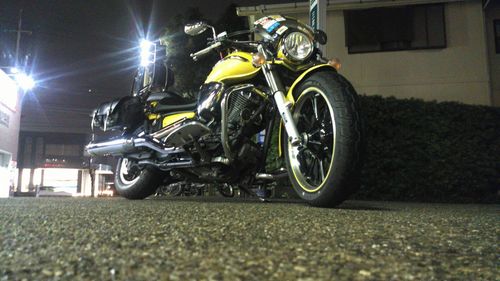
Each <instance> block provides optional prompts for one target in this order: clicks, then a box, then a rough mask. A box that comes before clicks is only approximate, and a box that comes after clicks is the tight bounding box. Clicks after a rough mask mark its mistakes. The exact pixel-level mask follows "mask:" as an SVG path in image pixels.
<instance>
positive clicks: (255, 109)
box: [227, 91, 267, 137]
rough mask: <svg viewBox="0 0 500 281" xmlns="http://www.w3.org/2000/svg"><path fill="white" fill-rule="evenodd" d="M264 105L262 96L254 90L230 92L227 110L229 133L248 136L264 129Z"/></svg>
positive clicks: (234, 135) (235, 135) (236, 135)
mask: <svg viewBox="0 0 500 281" xmlns="http://www.w3.org/2000/svg"><path fill="white" fill-rule="evenodd" d="M266 105H267V103H266V101H265V100H264V98H263V97H262V96H260V95H259V94H257V93H255V92H254V91H238V92H233V93H231V95H230V96H229V99H228V112H227V124H228V131H229V135H230V136H233V137H243V136H245V137H250V136H252V135H254V134H256V133H257V132H259V131H261V130H262V129H264V128H263V126H264V122H263V121H264V113H265V108H266Z"/></svg>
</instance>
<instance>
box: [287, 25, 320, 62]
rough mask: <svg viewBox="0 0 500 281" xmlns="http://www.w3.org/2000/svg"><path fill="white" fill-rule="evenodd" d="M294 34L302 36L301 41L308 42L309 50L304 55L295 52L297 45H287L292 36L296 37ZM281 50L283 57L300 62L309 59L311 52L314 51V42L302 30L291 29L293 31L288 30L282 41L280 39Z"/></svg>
mask: <svg viewBox="0 0 500 281" xmlns="http://www.w3.org/2000/svg"><path fill="white" fill-rule="evenodd" d="M296 36H300V37H302V39H303V40H304V41H303V42H306V43H307V44H308V48H309V51H308V52H307V54H306V55H303V56H299V55H297V53H298V52H297V50H296V49H297V47H298V46H295V48H292V49H290V48H289V47H288V45H289V41H290V40H293V39H294V38H293V37H296ZM281 50H282V52H283V54H284V55H285V57H286V58H287V59H288V60H290V61H293V62H298V63H300V62H303V61H305V60H307V59H309V58H310V57H311V55H312V54H313V52H314V42H313V40H312V39H311V38H310V37H309V36H307V34H305V33H304V32H300V31H293V32H290V33H289V34H287V35H286V36H285V37H284V38H283V41H282V44H281Z"/></svg>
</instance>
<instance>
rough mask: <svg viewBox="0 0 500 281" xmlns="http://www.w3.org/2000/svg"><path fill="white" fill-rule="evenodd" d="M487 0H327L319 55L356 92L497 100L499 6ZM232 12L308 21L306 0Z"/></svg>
mask: <svg viewBox="0 0 500 281" xmlns="http://www.w3.org/2000/svg"><path fill="white" fill-rule="evenodd" d="M488 2H489V1H480V0H469V1H467V0H399V1H389V0H371V1H359V0H356V1H353V0H330V1H328V3H327V19H326V33H327V35H328V43H327V46H326V54H325V55H326V57H329V58H335V57H336V58H339V59H340V60H341V62H342V69H341V73H342V74H343V75H345V76H346V77H347V78H348V79H349V80H351V81H352V83H353V85H354V87H355V88H356V89H357V91H358V93H360V94H366V95H381V96H394V97H397V98H421V99H424V100H429V101H430V100H436V101H439V102H441V101H456V102H461V103H466V104H475V105H493V106H500V76H499V75H500V52H499V51H500V46H499V44H500V39H499V38H500V35H499V33H500V20H499V19H500V12H499V8H498V5H499V4H497V3H496V2H497V1H491V2H490V3H488ZM492 2H495V3H492ZM237 12H238V14H239V15H240V16H247V17H248V20H249V23H250V25H253V22H254V21H255V20H256V19H258V18H259V17H261V16H262V15H269V14H283V15H287V16H291V17H294V18H297V19H298V20H300V21H302V22H305V23H308V22H309V3H308V2H297V3H290V4H276V5H260V6H251V7H240V8H238V10H237ZM495 24H496V25H495ZM495 26H496V29H495ZM495 32H496V33H495Z"/></svg>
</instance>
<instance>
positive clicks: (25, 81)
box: [15, 73, 35, 91]
mask: <svg viewBox="0 0 500 281" xmlns="http://www.w3.org/2000/svg"><path fill="white" fill-rule="evenodd" d="M15 79H16V82H17V84H18V85H19V87H21V89H23V90H25V91H29V90H31V89H33V87H35V80H33V78H32V77H31V76H28V75H26V74H24V73H19V74H17V75H16V76H15Z"/></svg>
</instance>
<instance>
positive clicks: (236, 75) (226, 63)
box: [205, 52, 260, 84]
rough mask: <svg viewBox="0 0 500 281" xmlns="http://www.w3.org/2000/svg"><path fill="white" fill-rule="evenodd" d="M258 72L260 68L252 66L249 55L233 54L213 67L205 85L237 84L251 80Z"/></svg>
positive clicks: (244, 53)
mask: <svg viewBox="0 0 500 281" xmlns="http://www.w3.org/2000/svg"><path fill="white" fill-rule="evenodd" d="M259 70H260V67H254V66H253V64H252V55H251V54H250V53H246V52H234V53H231V54H229V55H227V56H226V57H225V58H223V59H221V60H220V61H219V62H217V64H216V65H214V67H213V68H212V71H211V72H210V74H209V75H208V77H207V80H206V81H205V83H209V82H223V83H226V84H232V83H238V82H241V81H245V80H248V79H251V78H253V77H254V76H255V75H257V73H258V72H259Z"/></svg>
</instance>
